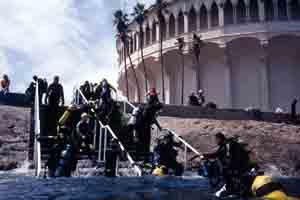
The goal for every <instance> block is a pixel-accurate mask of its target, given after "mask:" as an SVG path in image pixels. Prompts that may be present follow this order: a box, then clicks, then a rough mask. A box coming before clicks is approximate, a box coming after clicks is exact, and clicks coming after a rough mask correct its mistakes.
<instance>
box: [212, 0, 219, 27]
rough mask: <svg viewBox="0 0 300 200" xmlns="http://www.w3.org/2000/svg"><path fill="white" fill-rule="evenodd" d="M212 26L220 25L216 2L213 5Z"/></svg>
mask: <svg viewBox="0 0 300 200" xmlns="http://www.w3.org/2000/svg"><path fill="white" fill-rule="evenodd" d="M211 26H212V27H216V26H219V9H218V5H217V3H216V2H214V3H213V4H212V6H211Z"/></svg>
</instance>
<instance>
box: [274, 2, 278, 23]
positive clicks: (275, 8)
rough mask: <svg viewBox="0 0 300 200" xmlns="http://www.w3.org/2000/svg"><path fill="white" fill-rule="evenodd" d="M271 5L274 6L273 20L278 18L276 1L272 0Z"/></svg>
mask: <svg viewBox="0 0 300 200" xmlns="http://www.w3.org/2000/svg"><path fill="white" fill-rule="evenodd" d="M273 6H274V20H278V1H277V0H273Z"/></svg>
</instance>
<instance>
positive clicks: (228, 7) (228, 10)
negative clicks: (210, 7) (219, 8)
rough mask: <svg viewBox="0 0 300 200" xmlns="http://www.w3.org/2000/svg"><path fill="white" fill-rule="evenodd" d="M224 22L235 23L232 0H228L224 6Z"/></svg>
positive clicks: (227, 23) (226, 23)
mask: <svg viewBox="0 0 300 200" xmlns="http://www.w3.org/2000/svg"><path fill="white" fill-rule="evenodd" d="M224 24H225V25H229V24H233V6H232V4H231V1H230V0H227V1H226V3H225V6H224Z"/></svg>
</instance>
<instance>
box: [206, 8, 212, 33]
mask: <svg viewBox="0 0 300 200" xmlns="http://www.w3.org/2000/svg"><path fill="white" fill-rule="evenodd" d="M207 21H208V22H207V24H208V29H210V28H211V11H210V9H209V10H207Z"/></svg>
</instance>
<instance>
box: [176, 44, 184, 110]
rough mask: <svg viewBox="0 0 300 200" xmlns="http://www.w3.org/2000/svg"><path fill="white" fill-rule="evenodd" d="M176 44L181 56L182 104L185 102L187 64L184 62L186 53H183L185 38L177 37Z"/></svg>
mask: <svg viewBox="0 0 300 200" xmlns="http://www.w3.org/2000/svg"><path fill="white" fill-rule="evenodd" d="M176 45H177V46H178V50H179V53H180V56H181V67H182V70H181V75H182V77H181V104H182V105H183V104H184V68H185V64H184V54H183V50H184V46H185V41H184V38H177V43H176Z"/></svg>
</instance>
